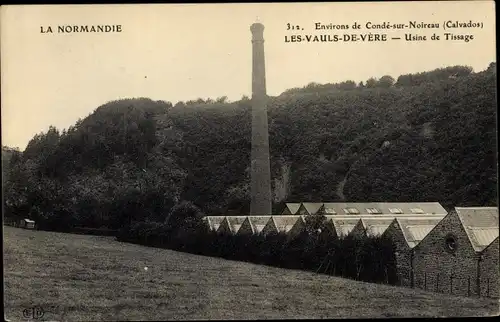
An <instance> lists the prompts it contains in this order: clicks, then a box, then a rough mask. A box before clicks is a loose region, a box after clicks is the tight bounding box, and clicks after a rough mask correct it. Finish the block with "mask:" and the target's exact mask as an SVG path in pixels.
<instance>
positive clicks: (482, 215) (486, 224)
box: [455, 207, 499, 252]
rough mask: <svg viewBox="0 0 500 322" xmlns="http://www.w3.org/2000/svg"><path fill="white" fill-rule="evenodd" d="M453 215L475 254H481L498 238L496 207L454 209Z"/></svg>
mask: <svg viewBox="0 0 500 322" xmlns="http://www.w3.org/2000/svg"><path fill="white" fill-rule="evenodd" d="M455 213H456V214H457V216H458V218H459V219H460V222H461V223H462V225H463V227H464V229H465V232H466V233H467V237H469V240H470V242H471V244H472V247H473V248H474V250H475V251H476V252H481V251H482V250H483V249H485V248H486V247H487V246H488V245H490V244H491V243H492V242H493V241H494V240H495V239H496V238H497V237H498V229H499V225H498V208H497V207H455Z"/></svg>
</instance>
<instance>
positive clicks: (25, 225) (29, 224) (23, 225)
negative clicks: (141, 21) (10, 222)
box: [19, 218, 35, 229]
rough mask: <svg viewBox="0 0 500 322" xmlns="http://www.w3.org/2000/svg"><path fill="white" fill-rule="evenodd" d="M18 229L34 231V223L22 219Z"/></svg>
mask: <svg viewBox="0 0 500 322" xmlns="http://www.w3.org/2000/svg"><path fill="white" fill-rule="evenodd" d="M19 227H20V228H24V229H35V221H33V220H31V219H28V218H24V219H22V220H21V221H20V222H19Z"/></svg>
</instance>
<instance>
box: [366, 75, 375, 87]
mask: <svg viewBox="0 0 500 322" xmlns="http://www.w3.org/2000/svg"><path fill="white" fill-rule="evenodd" d="M376 86H377V80H376V79H375V78H373V77H370V78H369V79H368V80H367V81H366V87H367V88H374V87H376Z"/></svg>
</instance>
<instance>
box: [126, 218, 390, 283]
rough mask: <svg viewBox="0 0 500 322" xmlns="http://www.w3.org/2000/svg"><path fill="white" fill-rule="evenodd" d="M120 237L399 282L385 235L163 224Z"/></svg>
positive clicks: (135, 227)
mask: <svg viewBox="0 0 500 322" xmlns="http://www.w3.org/2000/svg"><path fill="white" fill-rule="evenodd" d="M117 239H118V240H120V241H125V242H132V243H138V244H142V245H147V246H155V247H162V248H169V249H174V250H178V251H184V252H189V253H194V254H199V255H205V256H214V257H222V258H225V259H231V260H239V261H246V262H252V263H257V264H263V265H270V266H275V267H282V268H290V269H301V270H307V271H314V272H318V273H322V274H329V275H336V276H342V277H345V278H351V279H356V280H361V281H366V282H375V283H388V284H396V283H398V280H397V271H396V267H395V259H394V251H393V249H394V248H393V244H392V242H391V241H390V240H389V239H385V238H382V237H367V238H363V239H360V238H354V237H345V238H333V237H330V236H328V235H315V234H308V233H306V232H304V233H302V234H300V235H298V236H296V237H295V238H291V237H290V236H288V235H285V234H275V235H267V236H263V235H241V236H239V235H236V236H233V235H228V234H222V233H216V232H212V231H208V230H207V229H206V228H203V227H197V228H191V229H184V230H182V231H180V232H179V231H178V232H174V231H172V230H171V229H169V227H168V226H166V225H164V224H161V223H154V222H140V223H135V224H133V225H131V226H129V227H126V228H123V229H122V230H121V231H120V232H119V234H118V236H117Z"/></svg>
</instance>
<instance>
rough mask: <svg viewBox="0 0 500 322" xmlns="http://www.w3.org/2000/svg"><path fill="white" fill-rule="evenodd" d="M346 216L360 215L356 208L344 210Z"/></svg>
mask: <svg viewBox="0 0 500 322" xmlns="http://www.w3.org/2000/svg"><path fill="white" fill-rule="evenodd" d="M344 212H345V213H346V214H359V210H358V209H356V208H344Z"/></svg>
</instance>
